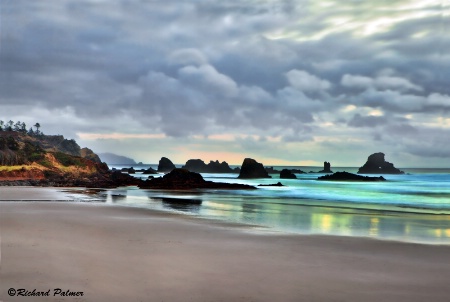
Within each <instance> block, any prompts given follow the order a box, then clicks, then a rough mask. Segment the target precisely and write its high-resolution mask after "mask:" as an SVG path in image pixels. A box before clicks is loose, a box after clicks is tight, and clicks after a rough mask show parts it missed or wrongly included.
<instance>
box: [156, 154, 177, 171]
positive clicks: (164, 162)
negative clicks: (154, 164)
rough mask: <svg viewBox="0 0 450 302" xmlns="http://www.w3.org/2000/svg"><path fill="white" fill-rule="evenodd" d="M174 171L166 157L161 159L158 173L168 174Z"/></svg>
mask: <svg viewBox="0 0 450 302" xmlns="http://www.w3.org/2000/svg"><path fill="white" fill-rule="evenodd" d="M173 169H175V165H174V164H173V163H172V161H171V160H170V159H168V158H167V157H161V159H160V160H159V164H158V172H165V173H166V172H170V171H172V170H173Z"/></svg>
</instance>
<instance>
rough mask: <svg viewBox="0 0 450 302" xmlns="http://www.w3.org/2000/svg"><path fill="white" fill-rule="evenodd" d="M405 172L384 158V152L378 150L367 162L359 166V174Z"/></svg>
mask: <svg viewBox="0 0 450 302" xmlns="http://www.w3.org/2000/svg"><path fill="white" fill-rule="evenodd" d="M404 173H405V172H403V171H401V170H399V169H397V168H395V167H394V164H392V163H390V162H387V161H386V160H385V159H384V153H382V152H378V153H374V154H372V155H370V156H369V157H368V158H367V162H366V163H365V164H364V166H362V167H361V168H359V170H358V174H404Z"/></svg>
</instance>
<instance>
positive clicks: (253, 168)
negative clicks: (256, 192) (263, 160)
mask: <svg viewBox="0 0 450 302" xmlns="http://www.w3.org/2000/svg"><path fill="white" fill-rule="evenodd" d="M238 178H271V177H270V176H269V174H268V173H267V171H266V170H265V169H264V166H263V165H262V164H260V163H258V162H257V161H256V160H254V159H252V158H246V159H244V162H243V163H242V166H241V172H240V173H239V176H238Z"/></svg>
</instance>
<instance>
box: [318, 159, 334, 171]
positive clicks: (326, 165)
mask: <svg viewBox="0 0 450 302" xmlns="http://www.w3.org/2000/svg"><path fill="white" fill-rule="evenodd" d="M319 173H333V171H331V164H330V163H329V162H327V161H325V162H323V170H320V171H319Z"/></svg>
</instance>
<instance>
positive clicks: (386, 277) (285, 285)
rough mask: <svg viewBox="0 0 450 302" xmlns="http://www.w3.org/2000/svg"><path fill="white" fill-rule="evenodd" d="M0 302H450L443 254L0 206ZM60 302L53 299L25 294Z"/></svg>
mask: <svg viewBox="0 0 450 302" xmlns="http://www.w3.org/2000/svg"><path fill="white" fill-rule="evenodd" d="M0 208H1V211H0V231H1V247H2V249H1V266H0V300H2V301H30V297H9V296H8V294H7V290H8V289H9V288H25V289H27V290H33V289H36V291H44V290H45V291H47V290H48V289H51V290H52V291H53V289H54V288H60V289H62V290H64V291H65V290H71V291H76V292H79V291H81V292H83V293H84V296H82V297H77V298H76V299H77V300H75V298H73V297H65V298H64V301H66V300H67V301H125V300H126V301H140V300H144V301H148V300H150V301H162V300H164V301H189V300H192V301H220V300H223V301H299V300H301V301H330V300H342V301H426V300H428V301H430V300H433V301H447V300H448V288H447V287H448V286H447V280H449V278H450V263H449V262H448V255H449V254H450V246H440V245H423V244H414V243H404V242H391V241H384V240H373V239H370V238H357V237H344V236H325V235H293V234H278V233H277V234H271V233H264V232H259V231H258V230H257V231H256V232H255V231H254V230H252V228H251V227H249V226H246V225H237V224H234V223H228V222H221V221H218V222H213V221H211V220H208V219H195V218H190V217H189V216H182V215H177V214H171V213H164V212H158V211H153V210H150V209H147V210H142V209H140V208H132V207H123V206H114V205H108V206H104V205H103V204H96V203H72V202H70V203H65V202H36V203H28V202H18V203H16V202H1V203H0ZM32 299H33V301H60V299H61V297H33V298H32Z"/></svg>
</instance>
